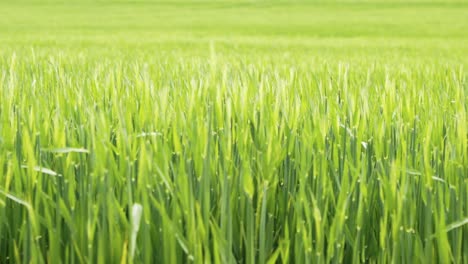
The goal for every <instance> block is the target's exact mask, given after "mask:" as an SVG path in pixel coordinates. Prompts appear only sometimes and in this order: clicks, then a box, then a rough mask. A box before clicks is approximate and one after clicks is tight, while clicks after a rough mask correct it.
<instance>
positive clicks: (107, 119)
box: [0, 2, 468, 263]
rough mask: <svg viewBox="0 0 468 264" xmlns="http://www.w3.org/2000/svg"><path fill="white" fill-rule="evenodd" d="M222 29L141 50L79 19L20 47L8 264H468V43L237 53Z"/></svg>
mask: <svg viewBox="0 0 468 264" xmlns="http://www.w3.org/2000/svg"><path fill="white" fill-rule="evenodd" d="M299 3H300V2H299ZM204 4H205V5H206V8H208V9H207V10H208V11H205V12H214V11H209V10H210V9H209V8H213V7H212V6H211V5H208V4H207V3H204ZM88 5H91V4H89V3H87V4H86V5H84V6H85V7H86V8H87V7H88ZM167 5H168V6H171V5H169V4H167V3H166V5H164V6H167ZM298 5H299V4H297V3H296V5H294V9H292V10H293V11H294V12H296V13H298V14H300V13H301V11H300V10H301V8H300V5H299V7H298ZM421 5H422V4H421ZM428 5H429V4H428ZM453 5H454V6H453V8H451V5H450V4H448V3H446V4H444V5H443V6H445V7H444V8H446V9H447V10H448V11H447V10H445V9H444V10H445V12H446V13H444V12H441V13H440V14H441V15H440V18H439V19H440V20H443V21H445V20H444V19H445V18H447V17H446V15H447V14H452V15H453V14H459V13H460V12H458V11H457V10H456V9H457V8H464V5H463V4H460V3H458V4H453ZM6 6H8V8H12V7H11V6H9V5H6ZM37 6H38V5H37V4H34V5H31V6H30V10H33V11H34V10H35V8H38V7H37ZM102 6H104V7H105V6H106V5H105V4H104V3H101V5H100V8H102ZM281 6H284V5H281ZM337 6H339V5H337ZM429 6H430V5H429ZM460 6H461V7H460ZM140 7H141V6H140ZM156 7H157V6H156ZM156 7H155V6H152V5H149V4H148V8H149V9H150V10H151V8H153V9H156ZM370 7H372V5H369V6H367V8H370ZM49 8H53V7H49ZM56 8H58V9H60V8H65V9H66V8H67V6H66V5H65V6H62V5H60V6H58V7H56ZM86 8H85V9H86ZM123 8H124V7H122V6H118V7H117V9H116V10H119V12H122V13H125V12H124V11H125V9H123ZM135 8H137V7H135ZM166 8H168V7H166ZM232 8H234V9H233V10H231V9H229V10H231V11H229V12H231V13H232V14H231V15H233V14H235V12H236V9H235V7H232ZM242 8H245V7H242ZM257 8H258V9H252V10H251V11H249V12H251V13H255V12H257V13H258V14H263V15H265V14H264V13H261V11H262V9H261V7H257ZM274 8H275V7H274V5H273V7H272V9H273V10H274ZM304 8H309V9H310V10H312V11H313V10H315V9H314V8H313V7H311V6H310V5H305V7H304ZM327 8H330V10H333V5H331V6H329V7H327ZM399 8H402V9H405V7H404V6H400V7H399ZM413 8H416V9H417V8H420V7H418V6H417V5H416V7H414V6H413ZM428 8H429V9H431V8H430V7H428ZM384 9H385V8H384ZM70 10H72V9H70ZM171 10H172V9H171ZM242 10H243V9H242ZM255 10H257V11H255ZM327 10H328V9H327ZM339 10H341V11H340V12H345V10H343V9H339ZM385 10H386V11H382V12H383V13H384V14H385V15H388V14H393V13H392V11H391V10H390V11H389V10H387V9H385ZM405 10H406V9H405ZM431 10H432V9H431ZM33 11H31V12H33ZM315 11H316V12H317V13H318V14H319V13H320V12H319V11H320V10H318V11H317V10H315ZM396 11H398V9H396ZM396 11H395V12H396ZM410 11H411V10H409V11H408V10H406V11H405V12H407V13H410V14H412V12H413V11H414V12H415V11H417V10H413V11H411V12H410ZM426 11H427V10H426ZM80 12H82V11H80ZM142 12H144V11H142ZM173 12H175V11H173ZM186 12H187V11H186ZM238 12H240V13H242V12H241V11H239V10H238ZM269 12H273V11H271V10H270V11H269ZM330 12H333V11H330ZM363 12H364V11H363ZM385 12H389V13H388V14H387V13H385ZM433 12H435V11H433ZM338 13H339V12H338ZM338 13H337V14H338ZM371 13H372V12H369V13H368V15H369V16H370V14H371ZM54 14H55V16H56V17H61V16H62V15H57V13H54V12H53V13H52V15H51V17H52V18H53V17H54ZM273 14H274V12H273ZM75 15H76V14H75ZM81 15H83V16H91V15H90V14H88V13H82V14H81ZM143 15H149V13H145V14H143ZM302 15H303V17H302V19H300V18H295V20H296V22H297V23H305V24H307V23H308V22H307V21H308V18H307V17H306V16H305V15H304V14H302ZM104 16H105V15H104ZM265 16H266V17H265V19H268V18H272V17H273V16H272V14H270V13H268V14H267V15H265ZM327 16H331V17H333V16H332V14H327ZM133 17H137V16H136V15H135V14H133ZM335 17H339V16H338V15H336V16H335ZM402 17H404V18H405V19H410V18H411V16H410V15H408V14H407V16H406V15H405V14H403V15H402ZM31 19H32V18H31ZM61 19H63V18H61ZM135 19H136V18H135ZM184 19H185V18H180V21H182V22H180V21H179V20H178V21H179V22H180V23H183V21H184ZM203 19H205V20H209V21H211V20H210V19H209V18H203ZM203 19H202V21H205V20H203ZM216 19H218V20H219V21H220V24H219V25H217V26H218V27H216V25H213V28H209V27H208V28H207V29H206V30H205V29H203V30H201V31H198V34H200V38H197V37H196V36H195V37H194V36H181V35H177V34H176V35H171V32H170V29H171V27H173V26H168V28H167V29H161V31H158V30H155V31H158V32H159V34H162V35H164V36H166V38H163V39H158V38H157V37H152V36H151V32H153V31H151V30H150V29H147V31H146V34H145V38H144V39H143V40H142V41H141V42H142V43H138V39H132V37H135V36H138V33H128V32H126V31H125V30H124V31H122V32H120V34H121V35H120V37H117V38H115V39H113V38H112V37H111V34H109V35H106V34H104V36H103V37H101V38H100V37H99V34H100V33H99V32H100V29H99V28H100V27H99V25H98V26H96V27H97V29H98V30H97V31H96V32H94V31H93V32H92V33H89V32H88V33H87V34H89V35H86V34H84V35H80V34H75V37H76V38H73V37H70V36H71V35H72V34H73V33H76V32H74V30H73V25H77V24H74V22H73V21H72V20H70V21H68V22H67V23H69V25H72V27H71V28H67V29H66V30H65V31H64V32H62V33H60V32H55V31H53V32H49V31H48V29H41V27H40V25H39V26H37V25H36V26H34V25H33V23H31V27H33V28H34V27H37V29H38V30H39V33H41V32H42V33H44V32H48V33H50V34H44V35H43V36H42V37H34V35H33V36H32V37H30V38H31V39H28V37H27V36H22V35H16V33H9V34H8V35H7V37H6V38H5V39H6V41H5V42H4V43H3V44H1V45H2V47H3V48H2V50H1V51H0V263H29V262H32V263H44V262H50V263H56V262H57V263H59V262H65V263H76V262H77V263H127V262H136V263H187V262H195V263H207V262H214V263H236V262H238V263H266V262H268V263H331V262H332V263H342V262H354V263H360V262H379V263H380V262H383V263H386V262H392V263H393V262H394V263H421V262H427V263H432V262H434V261H435V262H440V263H450V262H455V263H465V262H466V261H468V242H467V241H468V237H467V236H468V160H467V159H468V124H467V107H468V99H467V98H468V97H467V96H468V94H467V93H468V83H467V79H466V75H467V71H466V57H462V56H459V55H460V54H462V55H466V47H465V48H464V47H463V45H462V43H463V41H464V40H465V39H464V38H463V36H462V33H461V31H457V29H451V30H452V31H451V32H452V33H450V32H448V33H447V32H445V33H441V34H446V36H445V37H447V41H446V42H443V41H439V40H437V38H436V37H435V36H433V37H434V38H433V39H424V38H417V37H415V39H414V43H413V42H412V41H411V39H408V36H406V34H410V33H408V32H410V31H411V30H410V29H408V31H404V32H406V33H402V34H403V35H404V36H400V37H396V38H391V37H390V35H387V34H389V33H385V32H381V33H379V34H376V35H373V34H374V33H372V32H371V33H368V34H370V35H367V36H365V37H362V38H359V37H358V36H360V34H361V33H362V32H363V31H362V30H363V29H365V28H366V26H363V27H362V28H361V26H356V28H355V29H356V31H355V32H354V33H353V34H355V35H356V36H357V37H356V38H350V39H348V37H347V36H345V34H344V33H343V32H342V31H340V30H336V34H338V36H337V37H336V38H334V37H330V38H328V37H325V36H324V35H322V36H320V34H319V35H318V36H316V37H313V36H310V34H313V32H314V30H310V31H302V32H299V33H300V34H299V35H301V36H300V37H294V36H289V35H287V34H286V35H285V34H283V33H281V32H282V31H281V30H280V31H275V29H271V30H273V33H274V34H270V33H271V32H269V33H268V32H267V33H268V34H266V35H262V34H261V32H262V31H261V27H260V28H259V32H257V33H255V34H251V32H249V31H248V30H247V31H245V30H244V27H243V26H239V28H237V29H238V30H237V31H236V34H234V35H229V36H227V35H223V34H221V33H220V31H221V29H223V27H224V28H227V24H229V23H227V22H226V20H223V19H222V18H221V17H218V18H216ZM250 19H252V23H253V24H255V23H257V22H258V21H257V20H261V19H260V18H256V19H257V20H255V19H254V18H253V17H250ZM315 19H318V18H315ZM342 19H344V18H342ZM355 19H356V20H357V22H355V23H357V24H356V25H359V19H357V18H355ZM373 19H374V18H372V16H370V18H368V20H366V21H363V22H362V23H363V24H364V25H365V24H366V23H370V24H371V25H372V24H373V23H374V22H372V21H374V20H373ZM415 19H416V18H415ZM450 19H452V20H456V21H459V20H457V17H451V18H450ZM450 19H449V18H447V21H448V20H450ZM32 20H34V19H32ZM52 20H53V19H52ZM212 20H213V21H214V20H215V19H212ZM318 20H319V19H318ZM151 21H152V22H154V21H153V20H150V22H148V21H146V22H145V23H146V24H147V26H148V27H150V26H151V25H153V24H152V22H151ZM256 21H257V22H256ZM304 21H305V22H304ZM382 21H385V19H383V20H382ZM0 22H1V20H0ZM176 22H177V21H176ZM176 22H174V23H176ZM179 22H177V23H179ZM283 22H284V21H283ZM341 22H342V23H344V20H341ZM459 22H460V23H459V24H460V25H464V24H463V23H466V22H467V21H466V20H463V21H461V20H460V21H459ZM43 23H45V24H46V25H47V22H43ZM76 23H78V24H79V23H80V21H77V22H76ZM106 23H107V24H106ZM133 23H135V24H138V20H137V21H136V22H133ZM141 23H143V22H141ZM177 23H176V24H177ZM194 23H197V22H194ZM200 23H201V22H200ZM223 23H224V24H223ZM225 23H227V24H225ZM271 23H272V24H273V25H274V23H275V21H272V22H271ZM278 23H279V22H278ZM324 23H325V22H324ZM325 24H326V23H325ZM416 24H417V23H416ZM5 25H6V23H4V24H2V23H0V28H1V27H2V26H5ZM106 25H114V23H113V22H104V24H103V25H101V26H102V28H101V29H103V30H104V29H105V28H106V27H105V26H106ZM65 26H66V25H65ZM413 26H414V25H413ZM17 27H18V28H19V26H17ZM285 27H287V26H285ZM291 27H293V26H291ZM397 28H398V27H397ZM418 28H419V29H424V27H423V26H421V25H419V26H414V30H416V29H418ZM184 30H188V29H184ZM263 30H264V31H263V32H265V31H268V30H265V29H263ZM103 32H105V30H104V31H103ZM194 32H197V29H194ZM402 32H403V31H402ZM426 32H429V33H428V34H435V33H434V32H432V31H431V30H427V31H426ZM39 33H38V35H40V34H39ZM308 34H309V35H308ZM366 34H367V33H366ZM69 35H70V36H69ZM182 35H183V34H182ZM195 35H196V34H195ZM83 36H86V39H87V41H88V42H86V41H85V42H82V39H81V40H80V38H81V37H83ZM125 36H128V37H129V38H128V39H126V38H125ZM216 36H218V37H217V38H216ZM54 39H55V40H57V42H56V43H54V42H53V41H52V40H54ZM213 39H215V40H213ZM113 40H115V42H114V41H113ZM48 41H52V42H48ZM153 41H154V42H153ZM275 41H278V44H277V45H276V44H275V43H276V42H275ZM15 43H16V44H18V45H15ZM415 43H416V44H415ZM103 44H105V45H103ZM420 44H421V46H420V47H419V46H418V45H420ZM366 45H368V46H366Z"/></svg>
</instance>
